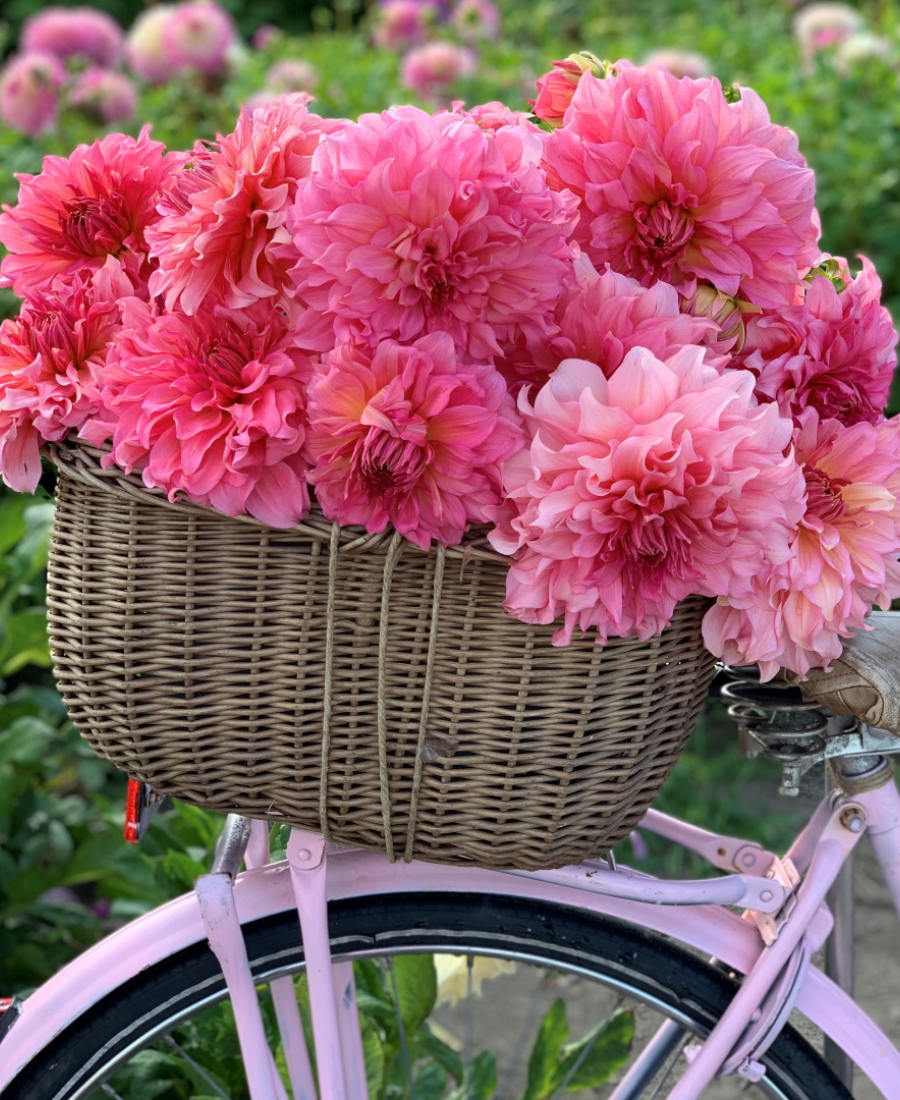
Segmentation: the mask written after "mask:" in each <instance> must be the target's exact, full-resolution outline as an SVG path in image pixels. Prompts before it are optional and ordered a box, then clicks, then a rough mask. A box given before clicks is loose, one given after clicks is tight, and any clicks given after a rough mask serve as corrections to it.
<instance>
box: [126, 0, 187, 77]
mask: <svg viewBox="0 0 900 1100" xmlns="http://www.w3.org/2000/svg"><path fill="white" fill-rule="evenodd" d="M174 14H175V6H174V5H173V4H156V5H155V6H154V7H152V8H148V9H147V10H146V11H145V12H142V13H141V14H140V15H139V16H138V17H137V19H136V20H135V21H134V25H133V26H132V28H131V30H130V31H129V32H128V41H127V43H126V47H125V53H126V56H127V59H128V64H129V65H130V67H131V68H132V69H133V70H134V71H135V73H137V75H138V76H139V77H140V78H141V80H146V82H147V83H148V84H164V83H165V82H166V81H167V80H171V79H172V77H173V76H175V75H176V73H177V72H178V58H177V57H175V56H174V55H173V54H172V53H171V51H170V50H169V49H168V48H167V46H166V43H165V32H166V27H167V26H168V25H169V23H170V21H171V20H172V18H173V16H174Z"/></svg>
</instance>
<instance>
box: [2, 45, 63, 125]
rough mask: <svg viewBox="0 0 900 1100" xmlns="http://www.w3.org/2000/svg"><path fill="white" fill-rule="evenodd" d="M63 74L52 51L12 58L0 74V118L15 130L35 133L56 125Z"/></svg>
mask: <svg viewBox="0 0 900 1100" xmlns="http://www.w3.org/2000/svg"><path fill="white" fill-rule="evenodd" d="M65 78H66V74H65V70H64V69H63V67H62V65H61V64H60V63H59V60H58V58H56V57H54V56H53V54H46V53H26V54H19V55H18V56H16V57H13V58H11V59H10V60H9V61H8V62H7V63H6V65H5V66H4V68H3V75H2V76H0V118H2V119H3V121H4V122H5V123H6V125H7V126H11V127H12V129H14V130H19V131H21V132H22V133H23V134H28V135H29V136H31V137H35V136H37V135H38V134H43V133H44V132H45V131H47V130H50V129H52V128H53V126H55V125H56V116H57V114H58V113H59V99H60V92H61V91H62V86H63V84H64V82H65Z"/></svg>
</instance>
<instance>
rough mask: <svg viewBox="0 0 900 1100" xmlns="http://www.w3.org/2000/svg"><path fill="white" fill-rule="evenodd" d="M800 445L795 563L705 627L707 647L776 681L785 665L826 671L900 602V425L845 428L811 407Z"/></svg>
mask: <svg viewBox="0 0 900 1100" xmlns="http://www.w3.org/2000/svg"><path fill="white" fill-rule="evenodd" d="M794 442H795V447H796V454H797V461H798V462H800V463H801V464H802V467H803V472H804V475H805V478H806V503H805V510H806V512H805V515H804V516H803V517H802V519H801V521H800V524H799V526H798V527H797V530H796V533H795V535H794V537H793V539H792V542H791V556H790V558H789V560H788V561H787V562H786V563H784V564H782V565H781V566H779V567H778V568H776V569H774V570H769V571H764V572H761V573H760V575H759V576H758V577H757V578H756V580H755V582H754V585H753V589H752V591H751V592H749V593H744V594H743V595H742V596H737V597H731V598H729V599H720V600H719V602H718V604H717V605H716V606H715V607H713V608H711V609H710V610H709V611H708V612H707V614H706V617H705V619H704V623H703V637H704V641H705V643H706V646H707V648H708V649H710V650H711V651H712V652H713V653H715V654H716V655H717V656H720V657H722V658H723V659H724V660H725V661H727V662H728V663H729V664H746V663H749V662H756V663H758V664H759V666H760V671H761V672H762V674H763V676H764V677H765V678H767V679H768V678H771V677H772V676H774V675H775V673H776V672H777V671H778V669H779V667H784V668H789V669H791V670H792V671H793V672H796V673H798V674H799V675H801V676H805V675H806V673H807V672H809V670H810V668H814V667H826V666H827V665H828V664H829V662H831V661H833V660H834V659H835V658H836V657H839V656H840V654H841V649H842V646H843V642H842V639H843V638H849V637H851V636H852V635H853V633H854V631H857V630H865V629H867V628H866V625H865V620H866V617H867V616H868V615H869V613H870V612H871V610H872V607H873V605H877V606H879V607H881V608H885V609H886V608H888V607H889V606H890V602H891V600H892V599H894V598H897V597H898V596H900V566H898V558H900V421H898V420H897V418H894V419H893V420H886V421H882V422H881V423H879V424H875V425H873V424H869V423H867V422H866V421H860V422H858V423H856V424H853V425H851V426H850V427H845V426H844V425H842V424H840V423H839V422H838V421H836V420H820V419H819V415H818V413H817V411H816V410H815V409H814V408H807V409H806V410H804V412H802V413H801V414H800V417H799V422H798V427H797V429H796V432H795V440H794Z"/></svg>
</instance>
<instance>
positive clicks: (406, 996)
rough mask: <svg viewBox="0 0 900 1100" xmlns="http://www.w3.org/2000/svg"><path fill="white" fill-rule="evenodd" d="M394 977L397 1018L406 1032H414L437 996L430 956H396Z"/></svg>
mask: <svg viewBox="0 0 900 1100" xmlns="http://www.w3.org/2000/svg"><path fill="white" fill-rule="evenodd" d="M394 980H395V982H396V986H397V1001H398V1004H399V1007H400V1018H401V1020H402V1021H403V1026H404V1027H405V1028H406V1033H407V1035H410V1034H411V1033H412V1032H414V1031H416V1030H417V1029H418V1028H419V1026H420V1025H421V1024H422V1023H424V1021H425V1020H427V1019H428V1017H429V1016H430V1015H431V1011H432V1009H433V1008H434V1002H435V999H436V998H437V972H436V971H435V968H434V958H433V957H432V956H431V955H398V956H397V957H396V958H395V959H394Z"/></svg>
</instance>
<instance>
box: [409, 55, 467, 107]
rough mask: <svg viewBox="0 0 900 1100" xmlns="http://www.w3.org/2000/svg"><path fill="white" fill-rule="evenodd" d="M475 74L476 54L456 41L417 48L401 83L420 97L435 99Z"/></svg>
mask: <svg viewBox="0 0 900 1100" xmlns="http://www.w3.org/2000/svg"><path fill="white" fill-rule="evenodd" d="M474 72H475V54H473V53H472V51H471V50H468V49H466V48H465V47H463V46H457V45H455V44H454V43H453V42H428V43H426V44H425V45H424V46H416V47H415V49H412V50H410V51H409V53H408V54H407V55H406V57H405V58H404V59H403V65H402V66H401V68H400V83H401V84H402V85H403V87H404V88H408V89H409V90H410V91H411V92H415V93H416V94H417V95H420V96H431V95H434V94H435V93H437V92H439V91H442V90H443V89H445V88H447V87H449V86H450V85H451V84H455V83H456V82H457V81H458V80H461V79H462V78H463V77H464V76H472V74H473V73H474Z"/></svg>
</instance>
